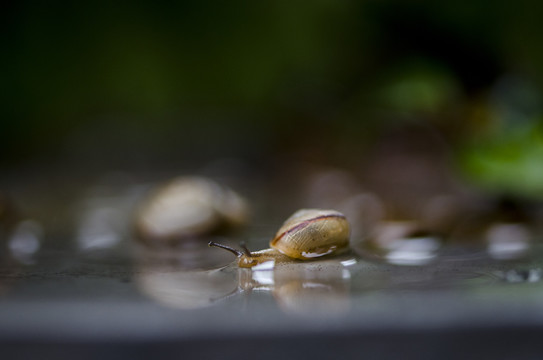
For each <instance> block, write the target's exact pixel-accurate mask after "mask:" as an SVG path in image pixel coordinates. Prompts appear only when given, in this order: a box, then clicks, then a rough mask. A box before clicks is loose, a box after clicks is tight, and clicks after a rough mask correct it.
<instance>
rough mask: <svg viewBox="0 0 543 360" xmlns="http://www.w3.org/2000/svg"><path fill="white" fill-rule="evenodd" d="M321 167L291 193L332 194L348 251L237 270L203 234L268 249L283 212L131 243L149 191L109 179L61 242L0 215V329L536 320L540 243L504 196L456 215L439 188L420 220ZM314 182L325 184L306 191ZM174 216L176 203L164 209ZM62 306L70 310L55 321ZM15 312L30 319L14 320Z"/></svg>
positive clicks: (306, 327) (40, 225) (540, 309)
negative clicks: (226, 228) (347, 231)
mask: <svg viewBox="0 0 543 360" xmlns="http://www.w3.org/2000/svg"><path fill="white" fill-rule="evenodd" d="M321 176H322V178H321V177H319V178H317V179H316V180H315V183H314V184H313V185H312V187H311V189H309V190H310V194H309V195H307V194H306V195H304V196H307V197H308V199H310V200H311V201H308V203H311V205H312V206H313V205H314V206H319V199H320V201H323V202H324V203H320V205H322V206H323V207H324V205H326V204H325V203H326V202H327V201H328V203H331V202H334V204H337V209H340V210H341V211H342V212H344V214H345V215H346V217H347V219H348V220H349V223H350V225H351V239H350V243H349V249H348V250H347V251H346V252H344V253H340V254H338V255H335V256H334V255H332V256H325V257H322V258H319V259H312V260H308V261H302V260H292V259H290V258H288V257H286V256H283V255H282V258H281V259H279V258H278V257H273V258H270V260H271V261H264V262H262V263H260V264H258V265H256V266H254V267H253V268H249V269H247V268H240V267H239V266H238V263H237V262H236V261H235V260H236V259H235V256H234V255H232V254H231V253H229V252H227V251H224V250H223V249H216V248H211V247H209V246H208V243H209V242H215V243H219V244H224V245H227V246H229V247H232V248H236V249H240V248H241V247H240V244H241V243H242V242H246V243H247V247H248V248H249V249H251V251H253V250H254V251H255V252H258V250H260V249H267V248H268V247H269V241H270V239H271V238H273V234H275V233H276V231H277V229H279V228H280V226H281V223H282V221H283V220H284V219H285V218H286V216H285V214H287V215H288V214H289V213H292V212H291V211H292V209H289V210H288V212H287V211H285V212H284V213H282V214H278V216H277V217H272V218H269V217H268V216H264V215H261V216H260V217H257V218H255V219H253V220H252V225H249V226H248V227H246V228H245V229H241V230H240V232H238V233H231V232H216V231H215V230H217V229H216V228H214V226H212V227H209V228H206V229H207V230H209V231H207V230H206V231H205V232H203V233H202V234H200V235H198V236H196V235H194V234H192V235H190V236H185V235H186V234H185V233H183V231H181V233H179V234H178V235H180V234H181V235H182V236H181V235H180V236H177V235H176V236H175V240H174V241H170V240H171V239H174V238H167V237H166V238H161V239H162V240H164V241H162V240H159V238H158V237H152V240H151V237H149V238H147V239H145V241H140V240H141V239H137V238H136V236H135V233H137V232H136V231H134V224H137V221H138V219H139V220H141V219H140V218H139V217H138V216H141V213H137V209H140V207H139V206H140V205H141V204H142V202H143V203H145V201H149V199H153V198H152V196H151V198H149V197H146V196H145V194H146V191H147V190H148V189H149V188H152V187H151V186H144V185H142V184H136V183H129V184H126V183H122V184H121V185H120V186H118V187H109V188H107V187H105V188H96V189H91V191H89V192H88V193H87V194H86V196H85V197H83V199H81V200H80V201H78V202H77V204H76V206H75V211H74V212H73V214H72V216H73V218H71V221H72V222H73V224H74V229H73V231H72V232H71V233H68V234H64V235H63V239H66V241H69V244H68V246H65V247H62V248H59V247H54V246H51V244H50V242H49V241H51V238H52V235H51V234H48V233H47V230H48V226H47V224H50V222H49V223H48V222H47V221H44V222H42V221H40V222H38V221H35V220H31V217H25V216H19V217H16V218H14V219H15V220H13V221H11V220H10V219H11V218H9V219H8V218H6V217H4V218H2V219H0V220H1V226H0V227H1V229H2V232H1V233H0V240H1V242H2V244H3V245H5V246H4V248H5V249H6V252H5V253H3V254H0V259H1V263H0V304H1V305H3V306H2V307H0V334H2V332H3V333H10V332H11V330H12V328H13V327H17V326H19V328H18V329H22V330H21V331H22V332H23V333H24V331H30V330H32V329H35V328H36V326H37V325H40V326H41V329H43V331H44V333H46V334H49V333H51V332H52V333H54V332H55V331H56V328H57V326H59V325H62V324H64V325H65V326H66V329H68V330H66V332H67V333H70V334H71V333H72V332H73V333H78V332H84V331H87V327H85V326H81V324H78V323H77V322H78V321H86V322H88V323H90V324H93V325H91V328H92V326H95V327H94V328H95V329H99V330H96V331H97V332H98V333H102V332H103V331H104V330H103V328H102V327H101V326H97V325H96V324H101V323H107V324H109V325H111V326H117V330H118V333H121V334H124V333H127V332H131V331H132V332H133V331H151V332H152V331H160V329H161V328H162V327H163V326H166V325H165V324H169V325H168V326H171V328H170V330H172V329H173V330H172V331H174V330H175V331H177V330H179V329H182V330H183V331H185V333H186V334H189V335H190V336H192V334H194V333H195V331H197V330H195V329H199V330H198V331H200V332H201V333H203V334H207V333H209V332H210V331H217V332H219V333H220V334H223V333H224V332H227V333H235V332H240V331H247V332H251V331H253V330H254V331H261V330H262V329H268V330H270V329H275V330H281V331H283V330H285V329H286V330H289V331H290V330H292V329H294V328H298V329H302V330H303V331H313V330H314V329H322V328H324V327H326V328H327V329H328V326H329V325H330V324H332V325H333V326H335V329H346V328H347V325H346V324H350V325H348V326H351V327H354V328H360V327H363V326H368V328H370V329H371V328H372V327H373V328H375V327H378V326H389V327H393V326H397V324H399V325H402V324H403V326H419V325H420V324H430V325H431V324H438V325H441V326H444V327H446V326H450V325H451V324H454V323H457V322H462V321H463V322H464V324H471V323H472V322H473V321H474V318H478V319H479V320H480V321H481V322H482V323H489V322H492V321H519V322H521V321H524V322H525V321H528V320H529V321H532V320H533V319H540V320H538V321H541V323H543V319H542V318H540V317H539V318H538V317H537V314H543V302H542V301H541V299H542V298H543V282H542V281H541V279H542V276H543V273H542V269H543V248H542V246H543V245H542V243H541V239H542V238H541V234H540V231H538V230H536V229H538V227H537V226H536V225H537V224H536V223H537V222H536V221H534V220H533V218H530V217H525V216H521V215H522V214H523V212H522V211H519V210H518V209H517V208H515V207H514V206H510V205H507V207H505V209H504V208H500V207H497V208H496V207H495V206H494V207H493V205H492V206H487V207H485V206H482V207H481V208H482V210H481V209H479V208H477V207H475V210H473V211H471V212H470V211H463V210H458V209H462V207H463V206H464V205H463V204H461V202H460V201H459V200H458V199H457V198H454V197H452V198H451V197H449V196H447V195H439V196H435V197H432V198H430V200H428V201H426V202H425V205H424V206H423V209H422V214H419V215H420V216H413V217H403V218H397V219H396V218H394V217H393V216H391V215H390V214H389V211H388V209H387V207H386V204H385V203H384V202H383V201H381V199H380V198H379V196H378V195H377V194H375V193H372V192H369V191H365V190H364V189H363V188H360V187H359V186H357V184H356V183H352V182H351V180H352V179H351V180H349V177H348V176H347V175H346V174H344V173H341V172H340V173H334V172H332V173H325V174H322V175H321ZM330 179H331V180H330ZM330 181H331V182H332V183H333V182H338V183H341V184H345V188H348V190H349V191H348V192H347V193H345V192H343V190H342V189H341V187H340V188H337V187H333V186H330ZM349 184H350V185H349ZM322 189H324V190H327V191H328V190H329V192H328V194H327V195H326V194H325V195H326V196H323V197H322V198H319V194H322V193H321V192H322V191H324V190H322ZM181 198H184V196H181ZM326 199H328V200H326ZM188 200H190V201H189V202H188V203H189V204H188V205H187V203H184V204H185V205H183V206H189V208H190V207H191V206H192V205H191V204H192V203H191V201H192V200H194V199H193V198H191V197H190V196H189V197H188ZM325 200H326V201H325ZM180 203H183V202H182V201H181V202H180ZM451 203H454V205H450V204H451ZM447 204H449V205H447ZM208 205H209V204H208ZM335 206H336V205H334V207H335ZM443 207H448V208H449V209H448V210H450V211H444V210H443ZM496 209H497V210H496ZM208 210H210V208H208ZM187 213H188V214H189V215H191V214H190V213H191V211H187V208H183V209H182V211H180V212H179V213H178V214H177V215H179V216H181V215H183V214H187ZM481 214H482V215H481ZM279 215H280V216H279ZM191 216H192V215H191ZM270 219H273V221H272V220H270ZM190 220H191V219H190V216H189V218H186V219H184V220H183V222H184V223H185V224H187V223H189V222H190ZM166 224H167V225H168V226H169V225H171V223H170V222H169V221H166ZM534 224H536V225H534ZM294 227H295V226H294ZM212 228H213V230H212ZM53 240H54V239H53ZM155 240H157V241H155ZM65 307H71V308H72V311H73V313H72V315H70V316H63V314H64V312H65V311H66V310H65ZM89 308H92V309H93V311H88V309H89ZM107 309H115V310H112V311H110V312H107ZM125 309H129V310H126V311H128V312H129V313H130V314H126V313H123V312H124V311H125ZM19 313H29V314H31V315H29V317H28V318H25V320H20V318H19V316H16V314H19ZM519 313H521V314H522V317H517V316H518V314H519ZM73 314H77V315H73ZM106 314H108V315H106ZM534 314H535V315H534ZM534 316H535V317H534ZM53 317H54V320H51V318H53ZM81 319H83V320H81ZM98 319H99V320H98ZM127 319H131V320H127ZM132 319H133V320H132ZM300 319H303V321H299V320H300ZM527 319H528V320H527ZM481 322H480V323H481ZM315 324H317V325H315ZM149 329H154V330H149ZM32 331H33V330H32ZM221 331H223V332H221ZM147 335H148V333H147Z"/></svg>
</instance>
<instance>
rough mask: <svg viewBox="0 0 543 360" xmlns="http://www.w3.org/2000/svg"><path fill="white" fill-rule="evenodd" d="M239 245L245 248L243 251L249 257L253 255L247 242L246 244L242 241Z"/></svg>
mask: <svg viewBox="0 0 543 360" xmlns="http://www.w3.org/2000/svg"><path fill="white" fill-rule="evenodd" d="M239 246H240V247H241V249H242V250H243V253H244V254H245V255H246V256H248V257H251V256H252V254H251V250H249V248H248V247H247V244H245V242H244V241H242V242H241V243H240V244H239Z"/></svg>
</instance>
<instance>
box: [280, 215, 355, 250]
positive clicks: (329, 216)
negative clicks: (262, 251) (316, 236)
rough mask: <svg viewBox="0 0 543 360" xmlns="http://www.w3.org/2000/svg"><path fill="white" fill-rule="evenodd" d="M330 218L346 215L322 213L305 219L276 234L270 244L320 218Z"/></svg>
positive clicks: (340, 217) (341, 217)
mask: <svg viewBox="0 0 543 360" xmlns="http://www.w3.org/2000/svg"><path fill="white" fill-rule="evenodd" d="M329 218H339V219H345V216H344V215H341V214H334V215H321V216H317V217H315V218H313V219H308V220H305V221H302V222H301V223H299V224H298V225H296V226H294V227H293V228H291V229H288V230H287V231H284V232H282V233H281V234H279V236H276V237H275V239H273V240H272V241H271V243H270V245H272V246H273V245H275V244H276V243H277V242H278V241H279V240H281V238H283V237H284V236H285V235H287V234H289V233H291V232H293V231H297V230H300V229H303V228H304V227H306V226H308V225H309V224H312V223H314V222H316V221H319V220H323V219H329Z"/></svg>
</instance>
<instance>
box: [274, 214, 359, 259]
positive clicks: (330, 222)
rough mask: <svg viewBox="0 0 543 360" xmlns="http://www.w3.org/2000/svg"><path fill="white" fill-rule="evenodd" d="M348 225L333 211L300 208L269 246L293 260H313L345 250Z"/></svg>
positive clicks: (347, 241)
mask: <svg viewBox="0 0 543 360" xmlns="http://www.w3.org/2000/svg"><path fill="white" fill-rule="evenodd" d="M349 236H350V227H349V222H348V221H347V219H346V218H345V215H343V214H342V213H340V212H339V211H336V210H322V209H302V210H298V211H296V212H295V213H294V214H293V215H292V216H291V217H290V218H288V219H287V220H286V221H285V223H284V224H283V226H281V228H280V229H279V231H277V234H275V237H274V238H273V240H271V241H270V246H271V247H272V248H274V249H277V250H278V251H279V252H281V253H283V254H285V255H287V256H289V257H292V258H295V259H304V260H305V259H312V258H316V257H320V256H324V255H328V254H332V253H335V252H338V251H340V250H343V249H345V248H346V247H347V246H348V245H349Z"/></svg>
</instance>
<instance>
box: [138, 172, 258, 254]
mask: <svg viewBox="0 0 543 360" xmlns="http://www.w3.org/2000/svg"><path fill="white" fill-rule="evenodd" d="M247 213H248V211H247V203H246V202H245V200H244V199H243V198H241V197H240V196H239V195H238V194H237V193H235V192H234V191H233V190H231V189H229V188H227V187H224V186H221V185H219V184H217V183H216V182H214V181H212V180H210V179H207V178H203V177H195V176H194V177H188V176H187V177H180V178H177V179H175V180H173V181H171V182H170V183H168V184H166V185H164V186H162V187H160V188H159V189H158V190H156V191H155V192H154V193H153V194H152V196H151V197H150V198H149V199H148V200H147V201H146V202H145V203H144V204H143V206H142V207H141V208H140V209H139V212H138V213H137V216H136V232H137V234H138V236H139V238H140V239H142V240H144V241H146V242H147V243H148V244H161V243H171V242H175V241H179V240H183V239H186V238H194V237H202V236H206V235H209V234H212V233H216V232H219V231H220V230H224V229H228V228H234V227H236V226H240V225H242V224H243V223H245V221H246V219H247Z"/></svg>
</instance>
